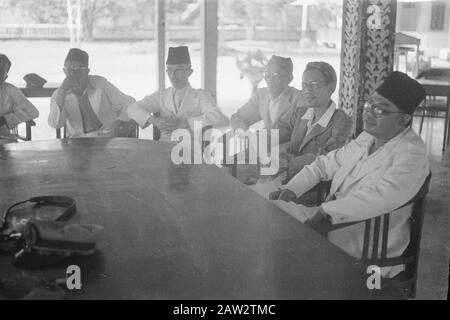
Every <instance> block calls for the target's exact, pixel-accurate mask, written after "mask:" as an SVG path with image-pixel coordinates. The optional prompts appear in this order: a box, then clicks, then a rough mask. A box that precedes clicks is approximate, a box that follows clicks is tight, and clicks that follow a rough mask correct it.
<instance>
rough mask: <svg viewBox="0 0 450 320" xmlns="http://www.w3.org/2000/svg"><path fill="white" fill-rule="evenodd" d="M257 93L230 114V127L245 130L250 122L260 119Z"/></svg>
mask: <svg viewBox="0 0 450 320" xmlns="http://www.w3.org/2000/svg"><path fill="white" fill-rule="evenodd" d="M258 106H259V95H258V93H255V94H254V95H253V96H252V97H251V98H250V100H249V101H248V102H247V103H246V104H244V105H243V106H242V107H240V108H239V110H238V111H237V112H236V113H235V114H233V115H232V116H231V127H232V128H233V129H234V130H236V129H243V130H247V129H248V128H249V127H250V126H251V125H252V124H254V123H256V122H258V121H260V120H261V115H260V114H259V107H258Z"/></svg>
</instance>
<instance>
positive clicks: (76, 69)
mask: <svg viewBox="0 0 450 320" xmlns="http://www.w3.org/2000/svg"><path fill="white" fill-rule="evenodd" d="M87 69H89V68H87V67H64V68H63V71H64V72H65V73H71V74H79V73H81V72H82V71H84V70H87Z"/></svg>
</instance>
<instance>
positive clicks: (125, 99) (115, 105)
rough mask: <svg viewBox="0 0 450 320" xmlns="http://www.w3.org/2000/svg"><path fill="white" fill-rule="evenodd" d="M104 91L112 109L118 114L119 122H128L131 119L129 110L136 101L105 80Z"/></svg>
mask: <svg viewBox="0 0 450 320" xmlns="http://www.w3.org/2000/svg"><path fill="white" fill-rule="evenodd" d="M103 90H104V91H105V94H106V96H107V98H108V100H109V103H110V104H111V107H112V109H113V110H114V112H115V113H116V115H117V117H118V119H119V120H122V121H128V120H130V118H129V117H128V115H127V108H128V106H129V105H131V104H132V103H133V102H135V99H134V98H133V97H131V96H129V95H126V94H124V93H123V92H122V91H120V90H119V89H118V88H117V87H116V86H114V85H113V84H112V83H111V82H109V81H108V80H106V79H104V84H103Z"/></svg>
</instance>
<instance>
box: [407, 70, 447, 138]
mask: <svg viewBox="0 0 450 320" xmlns="http://www.w3.org/2000/svg"><path fill="white" fill-rule="evenodd" d="M417 79H430V80H441V81H450V68H429V69H426V70H424V71H422V72H421V73H420V74H419V75H418V76H417ZM446 112H447V101H446V98H444V97H438V98H436V96H433V95H429V96H427V97H426V99H425V100H424V101H423V102H422V104H421V105H420V106H419V107H417V109H416V112H415V114H416V115H417V116H420V117H421V119H420V127H419V134H421V133H422V128H423V121H424V118H425V117H429V118H445V116H446V114H447V113H446Z"/></svg>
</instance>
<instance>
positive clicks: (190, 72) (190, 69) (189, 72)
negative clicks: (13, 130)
mask: <svg viewBox="0 0 450 320" xmlns="http://www.w3.org/2000/svg"><path fill="white" fill-rule="evenodd" d="M193 73H194V70H192V68H189V71H188V77H190V76H191V74H193Z"/></svg>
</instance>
